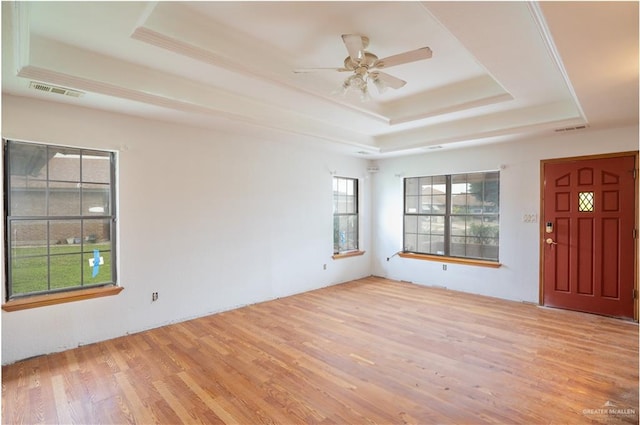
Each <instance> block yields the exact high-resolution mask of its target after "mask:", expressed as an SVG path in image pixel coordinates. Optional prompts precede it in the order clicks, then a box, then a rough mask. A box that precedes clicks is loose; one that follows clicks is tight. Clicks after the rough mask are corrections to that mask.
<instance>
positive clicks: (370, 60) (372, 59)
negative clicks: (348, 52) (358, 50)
mask: <svg viewBox="0 0 640 425" xmlns="http://www.w3.org/2000/svg"><path fill="white" fill-rule="evenodd" d="M376 62H378V57H377V56H376V55H374V54H373V53H369V52H364V57H363V58H362V59H360V60H359V61H354V60H353V59H351V56H347V57H346V58H345V59H344V67H345V68H346V69H348V70H349V71H355V70H357V69H358V68H361V67H364V68H365V69H369V68H371V67H372V66H373V65H374V64H375V63H376Z"/></svg>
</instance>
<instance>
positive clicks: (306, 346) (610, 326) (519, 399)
mask: <svg viewBox="0 0 640 425" xmlns="http://www.w3.org/2000/svg"><path fill="white" fill-rule="evenodd" d="M2 372H3V373H2V421H3V423H11V424H18V423H29V424H32V423H65V424H66V423H78V424H93V423H114V424H127V423H131V424H133V423H136V424H152V423H162V424H178V423H188V424H192V423H205V424H216V423H237V424H261V423H279V424H294V423H299V424H316V423H317V424H371V423H378V424H404V423H414V424H436V423H445V424H446V423H457V424H476V423H478V424H479V423H505V424H549V423H556V424H575V423H602V424H611V423H638V326H637V325H636V324H634V323H630V322H624V321H619V320H615V319H610V318H605V317H600V316H594V315H587V314H581V313H576V312H569V311H561V310H552V309H545V308H539V307H535V306H531V305H526V304H522V303H516V302H509V301H502V300H497V299H493V298H486V297H479V296H472V295H468V294H462V293H458V292H453V291H447V290H443V289H434V288H426V287H421V286H417V285H412V284H408V283H402V282H395V281H390V280H384V279H379V278H368V279H363V280H358V281H354V282H349V283H346V284H342V285H337V286H334V287H330V288H325V289H321V290H318V291H313V292H309V293H305V294H301V295H296V296H293V297H288V298H283V299H280V300H276V301H271V302H265V303H262V304H258V305H253V306H250V307H246V308H241V309H238V310H234V311H229V312H225V313H221V314H217V315H213V316H209V317H204V318H199V319H196V320H191V321H188V322H184V323H179V324H175V325H171V326H166V327H163V328H159V329H154V330H151V331H147V332H142V333H139V334H135V335H130V336H126V337H122V338H117V339H114V340H110V341H106V342H102V343H98V344H92V345H87V346H83V347H80V348H77V349H74V350H70V351H66V352H64V353H58V354H52V355H48V356H42V357H38V358H34V359H30V360H26V361H23V362H19V363H15V364H12V365H9V366H5V367H3V368H2Z"/></svg>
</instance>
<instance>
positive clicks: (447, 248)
mask: <svg viewBox="0 0 640 425" xmlns="http://www.w3.org/2000/svg"><path fill="white" fill-rule="evenodd" d="M445 179H446V180H445V181H446V189H445V202H446V206H445V216H444V255H447V256H449V255H451V214H452V210H453V205H452V202H451V199H452V198H451V176H450V175H447V176H445Z"/></svg>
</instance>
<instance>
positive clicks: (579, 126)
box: [554, 125, 587, 133]
mask: <svg viewBox="0 0 640 425" xmlns="http://www.w3.org/2000/svg"><path fill="white" fill-rule="evenodd" d="M584 128H587V126H586V125H578V126H576V127H565V128H556V129H555V130H554V131H555V132H556V133H563V132H565V131H574V130H582V129H584Z"/></svg>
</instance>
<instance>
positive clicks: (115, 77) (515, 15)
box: [2, 2, 638, 158]
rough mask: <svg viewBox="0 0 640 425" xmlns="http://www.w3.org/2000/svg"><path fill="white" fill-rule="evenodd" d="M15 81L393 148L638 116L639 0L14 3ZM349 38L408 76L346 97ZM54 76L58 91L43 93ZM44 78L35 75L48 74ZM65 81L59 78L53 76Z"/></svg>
mask: <svg viewBox="0 0 640 425" xmlns="http://www.w3.org/2000/svg"><path fill="white" fill-rule="evenodd" d="M2 14H3V35H2V47H3V76H2V88H3V92H5V93H9V94H13V95H18V96H30V97H37V98H45V99H48V100H51V101H57V102H65V103H70V104H76V105H81V106H87V107H92V108H99V109H106V110H111V111H117V112H122V113H127V114H133V115H139V116H144V117H149V118H153V119H161V120H168V121H175V122H183V123H188V124H191V125H197V126H202V127H209V128H216V129H219V130H221V131H225V132H236V133H237V132H241V133H243V132H244V133H246V132H249V133H253V134H256V133H258V134H262V135H263V137H265V138H284V139H291V140H293V141H299V142H300V143H305V142H315V143H320V144H323V145H326V146H327V147H330V148H332V149H338V150H340V151H342V152H345V153H348V154H355V155H369V157H372V158H374V157H383V156H388V155H398V154H405V153H411V152H415V151H416V150H417V151H424V150H429V149H433V148H443V149H446V148H453V147H458V146H469V145H473V144H482V143H492V142H497V141H500V142H505V141H512V142H513V143H516V142H517V140H518V139H519V138H521V137H523V136H526V135H530V134H532V133H540V132H547V133H550V132H553V131H558V130H559V131H563V130H565V129H567V128H570V129H574V128H583V127H584V128H600V127H607V126H613V125H633V124H636V125H637V123H638V4H637V3H636V2H628V3H616V2H602V3H600V2H594V3H582V2H567V3H565V2H545V3H540V4H538V3H529V2H15V3H14V2H3V4H2ZM342 34H361V35H366V36H367V37H369V39H370V44H369V47H368V48H367V50H368V51H371V52H373V53H375V54H376V55H378V57H381V58H382V57H386V56H390V55H394V54H397V53H401V52H405V51H408V50H413V49H417V48H420V47H424V46H428V47H430V48H431V50H432V51H433V57H432V58H431V59H428V60H422V61H418V62H413V63H408V64H403V65H398V66H395V67H391V68H389V69H388V70H387V69H385V70H384V71H385V72H387V73H389V74H391V75H393V76H395V77H398V78H401V79H403V80H405V81H407V84H406V85H405V86H404V87H402V88H400V89H398V90H392V89H389V90H387V91H386V92H384V93H382V94H378V93H377V92H376V91H375V90H371V99H369V100H368V101H366V102H362V101H361V100H360V97H359V96H357V95H354V94H353V93H351V94H347V96H343V95H339V94H336V91H337V89H339V87H340V86H341V84H342V82H343V81H344V79H345V78H346V77H347V76H349V75H350V74H349V73H346V72H344V73H339V72H335V71H321V72H314V73H303V74H296V73H294V72H293V70H294V69H297V68H316V67H341V66H342V65H343V61H344V59H345V57H346V56H347V51H346V49H345V46H344V44H343V42H342V39H341V37H340V36H341V35H342ZM32 82H37V83H45V84H48V85H52V86H56V87H58V88H60V89H61V90H71V93H74V92H78V91H79V92H82V93H83V94H82V95H81V96H68V95H64V94H59V93H58V92H56V90H53V91H48V92H47V91H43V90H35V89H33V86H34V84H32ZM36 85H37V84H36ZM54 88H55V87H54Z"/></svg>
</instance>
